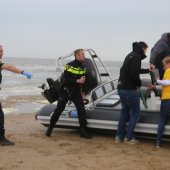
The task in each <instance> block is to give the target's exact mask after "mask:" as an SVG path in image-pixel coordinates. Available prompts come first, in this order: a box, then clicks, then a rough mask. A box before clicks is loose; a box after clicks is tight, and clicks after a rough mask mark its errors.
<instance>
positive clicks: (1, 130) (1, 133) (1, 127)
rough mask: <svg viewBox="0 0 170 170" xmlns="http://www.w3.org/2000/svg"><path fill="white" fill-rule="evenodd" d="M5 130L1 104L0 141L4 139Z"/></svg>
mask: <svg viewBox="0 0 170 170" xmlns="http://www.w3.org/2000/svg"><path fill="white" fill-rule="evenodd" d="M4 135H5V129H4V112H3V110H2V105H1V103H0V139H2V138H4Z"/></svg>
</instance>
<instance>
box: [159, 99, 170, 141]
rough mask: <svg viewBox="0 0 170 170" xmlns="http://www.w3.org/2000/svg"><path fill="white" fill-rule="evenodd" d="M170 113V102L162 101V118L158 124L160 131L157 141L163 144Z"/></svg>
mask: <svg viewBox="0 0 170 170" xmlns="http://www.w3.org/2000/svg"><path fill="white" fill-rule="evenodd" d="M169 111H170V100H169V99H168V100H162V101H161V106H160V118H159V123H158V130H157V141H158V142H161V140H162V135H163V132H164V129H165V125H166V123H167V121H168V116H169Z"/></svg>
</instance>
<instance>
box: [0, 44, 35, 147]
mask: <svg viewBox="0 0 170 170" xmlns="http://www.w3.org/2000/svg"><path fill="white" fill-rule="evenodd" d="M2 56H3V47H2V45H0V84H1V81H2V74H1V71H2V70H7V71H11V72H13V73H17V74H22V75H24V76H26V77H27V78H28V79H31V78H32V74H31V73H28V72H26V71H23V70H20V69H18V68H16V67H15V66H13V65H11V64H7V63H4V62H2V61H1V59H2ZM14 144H15V143H14V142H12V141H10V140H8V139H7V138H6V137H5V128H4V112H3V110H2V105H1V103H0V146H8V145H14Z"/></svg>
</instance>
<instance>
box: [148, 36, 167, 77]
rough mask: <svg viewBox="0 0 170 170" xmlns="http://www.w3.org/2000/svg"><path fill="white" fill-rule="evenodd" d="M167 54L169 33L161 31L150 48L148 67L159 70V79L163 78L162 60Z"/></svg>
mask: <svg viewBox="0 0 170 170" xmlns="http://www.w3.org/2000/svg"><path fill="white" fill-rule="evenodd" d="M167 55H170V33H163V34H162V36H161V38H160V39H159V40H158V41H157V42H156V43H155V45H154V46H153V48H152V49H151V54H150V68H151V69H155V68H157V69H158V70H159V76H160V79H162V78H163V74H164V69H163V65H162V60H163V58H164V57H166V56H167Z"/></svg>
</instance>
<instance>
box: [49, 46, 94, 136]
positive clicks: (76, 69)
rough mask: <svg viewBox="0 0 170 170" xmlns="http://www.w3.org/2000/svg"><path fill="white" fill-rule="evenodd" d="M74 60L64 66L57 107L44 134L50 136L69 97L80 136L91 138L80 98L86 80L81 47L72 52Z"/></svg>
mask: <svg viewBox="0 0 170 170" xmlns="http://www.w3.org/2000/svg"><path fill="white" fill-rule="evenodd" d="M74 56H75V60H73V61H71V62H69V63H68V64H66V65H65V66H64V76H63V82H62V87H61V94H60V97H59V100H58V103H57V107H56V109H55V110H54V113H53V115H52V117H51V120H50V125H49V127H48V129H47V131H46V136H48V137H49V136H50V135H51V132H52V130H53V128H54V127H55V124H56V122H57V121H58V119H59V117H60V115H61V113H62V112H63V110H64V109H65V106H66V104H67V102H68V99H70V98H71V100H72V101H73V103H74V104H75V106H76V108H77V112H78V118H79V124H80V136H81V137H84V138H92V136H91V135H90V134H88V133H87V130H86V124H87V122H86V111H85V108H84V103H83V98H82V86H83V84H84V83H85V81H86V78H85V75H86V68H84V66H83V65H82V63H83V61H84V60H85V55H84V51H83V49H77V50H75V52H74Z"/></svg>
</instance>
